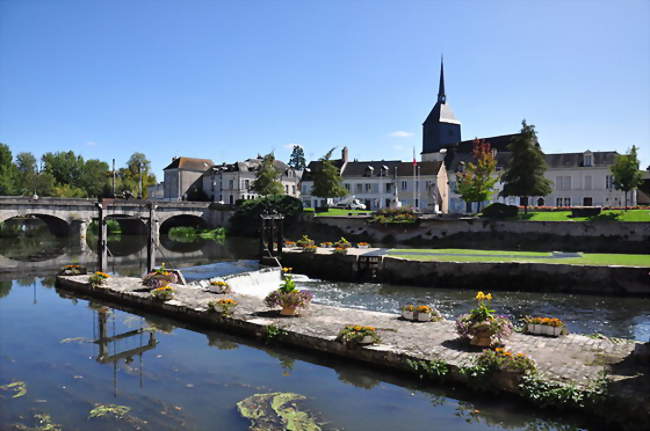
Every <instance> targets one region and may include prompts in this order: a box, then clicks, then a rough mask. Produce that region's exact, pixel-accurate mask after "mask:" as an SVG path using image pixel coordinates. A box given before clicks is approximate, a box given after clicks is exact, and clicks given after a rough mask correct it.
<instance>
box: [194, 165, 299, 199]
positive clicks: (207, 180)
mask: <svg viewBox="0 0 650 431" xmlns="http://www.w3.org/2000/svg"><path fill="white" fill-rule="evenodd" d="M255 177H256V174H255V172H240V171H233V172H209V173H206V174H205V175H204V176H203V179H202V181H203V191H204V192H205V194H206V195H207V196H208V198H209V199H210V200H212V201H214V202H220V201H223V202H224V203H226V204H234V203H235V202H237V200H239V199H245V200H248V199H255V198H258V197H259V196H260V195H259V194H258V193H256V192H254V191H253V190H252V189H251V188H252V187H253V183H254V182H255ZM299 181H300V178H299V177H298V176H297V175H294V176H286V175H283V176H282V177H281V178H280V183H281V184H282V187H283V188H284V194H287V195H289V196H294V197H296V198H298V197H300V189H299V187H298V182H299Z"/></svg>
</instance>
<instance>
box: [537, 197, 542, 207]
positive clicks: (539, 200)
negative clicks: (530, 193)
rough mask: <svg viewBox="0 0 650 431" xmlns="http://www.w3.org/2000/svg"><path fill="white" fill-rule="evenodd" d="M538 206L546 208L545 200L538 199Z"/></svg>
mask: <svg viewBox="0 0 650 431" xmlns="http://www.w3.org/2000/svg"><path fill="white" fill-rule="evenodd" d="M537 206H538V207H543V206H544V198H539V199H537Z"/></svg>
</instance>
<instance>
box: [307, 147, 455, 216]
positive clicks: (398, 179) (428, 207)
mask: <svg viewBox="0 0 650 431" xmlns="http://www.w3.org/2000/svg"><path fill="white" fill-rule="evenodd" d="M332 163H333V164H334V165H335V166H336V167H337V168H338V169H339V174H340V175H341V180H342V184H343V186H344V187H345V188H346V190H347V191H348V195H347V196H354V197H355V198H356V199H359V200H360V201H361V202H363V203H365V205H366V208H367V209H370V210H377V209H381V208H389V207H391V201H393V200H394V198H395V196H396V195H397V197H398V199H399V201H400V202H401V204H402V206H405V207H413V208H416V209H418V210H420V211H424V212H438V211H440V212H447V200H448V195H447V190H448V187H447V172H446V170H445V169H444V163H443V162H442V161H430V162H419V163H417V165H416V166H415V167H414V165H413V163H411V162H402V161H400V160H381V161H357V160H353V161H349V160H348V149H347V147H346V148H343V151H342V153H341V159H338V160H332ZM321 165H322V162H320V161H316V162H311V163H309V166H308V167H307V169H305V173H304V174H303V178H302V182H301V194H302V201H303V205H304V206H305V207H307V208H316V207H322V206H325V204H326V203H327V204H328V205H332V204H335V203H336V202H337V201H338V200H339V199H324V198H321V197H317V196H313V195H312V194H311V192H312V189H313V186H314V181H313V176H312V174H313V173H314V172H315V171H318V170H319V169H320V167H321Z"/></svg>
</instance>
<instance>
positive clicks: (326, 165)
mask: <svg viewBox="0 0 650 431" xmlns="http://www.w3.org/2000/svg"><path fill="white" fill-rule="evenodd" d="M333 152H334V148H332V149H331V150H329V151H328V152H327V154H325V155H324V156H323V157H321V158H320V162H321V163H320V167H319V168H318V169H316V170H315V171H314V172H312V177H313V179H314V188H313V190H312V192H311V193H312V195H314V196H318V197H320V198H340V197H343V196H345V195H347V194H348V191H347V190H346V189H345V187H343V184H342V182H341V175H340V173H339V170H338V168H337V167H336V166H334V163H333V162H332V160H330V159H331V158H332V153H333Z"/></svg>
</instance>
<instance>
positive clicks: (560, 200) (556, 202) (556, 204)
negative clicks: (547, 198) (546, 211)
mask: <svg viewBox="0 0 650 431" xmlns="http://www.w3.org/2000/svg"><path fill="white" fill-rule="evenodd" d="M555 206H556V207H561V206H562V198H557V199H555Z"/></svg>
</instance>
